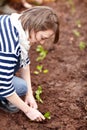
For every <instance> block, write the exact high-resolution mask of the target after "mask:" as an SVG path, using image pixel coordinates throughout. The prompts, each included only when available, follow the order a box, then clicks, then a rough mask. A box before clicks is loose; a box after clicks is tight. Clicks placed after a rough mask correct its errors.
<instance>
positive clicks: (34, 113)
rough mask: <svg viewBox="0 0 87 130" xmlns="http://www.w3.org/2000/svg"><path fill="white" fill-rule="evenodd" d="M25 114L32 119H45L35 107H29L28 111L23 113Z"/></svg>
mask: <svg viewBox="0 0 87 130" xmlns="http://www.w3.org/2000/svg"><path fill="white" fill-rule="evenodd" d="M25 115H26V116H27V117H28V118H29V119H30V120H32V121H34V120H36V121H42V120H45V117H44V116H43V115H42V114H41V112H39V111H38V110H37V109H35V108H32V107H29V112H27V113H25Z"/></svg>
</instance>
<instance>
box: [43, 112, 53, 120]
mask: <svg viewBox="0 0 87 130" xmlns="http://www.w3.org/2000/svg"><path fill="white" fill-rule="evenodd" d="M44 117H45V118H46V119H49V120H50V119H51V114H50V112H46V113H45V114H44Z"/></svg>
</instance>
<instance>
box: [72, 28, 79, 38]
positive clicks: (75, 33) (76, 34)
mask: <svg viewBox="0 0 87 130" xmlns="http://www.w3.org/2000/svg"><path fill="white" fill-rule="evenodd" d="M73 33H74V35H75V36H77V37H80V32H78V31H77V30H76V29H75V30H73Z"/></svg>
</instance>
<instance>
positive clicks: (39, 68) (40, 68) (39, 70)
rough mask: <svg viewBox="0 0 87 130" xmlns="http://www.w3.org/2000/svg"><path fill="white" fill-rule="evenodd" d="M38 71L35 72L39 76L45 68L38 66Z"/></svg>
mask: <svg viewBox="0 0 87 130" xmlns="http://www.w3.org/2000/svg"><path fill="white" fill-rule="evenodd" d="M36 69H37V70H35V71H34V74H36V75H38V74H39V73H41V72H42V69H43V66H42V65H37V67H36Z"/></svg>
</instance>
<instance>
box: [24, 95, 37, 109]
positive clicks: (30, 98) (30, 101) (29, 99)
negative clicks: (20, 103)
mask: <svg viewBox="0 0 87 130" xmlns="http://www.w3.org/2000/svg"><path fill="white" fill-rule="evenodd" d="M25 103H26V104H29V105H30V107H32V108H35V109H37V108H38V106H37V103H36V101H35V98H34V96H33V95H32V94H31V95H28V94H27V95H26V97H25Z"/></svg>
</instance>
